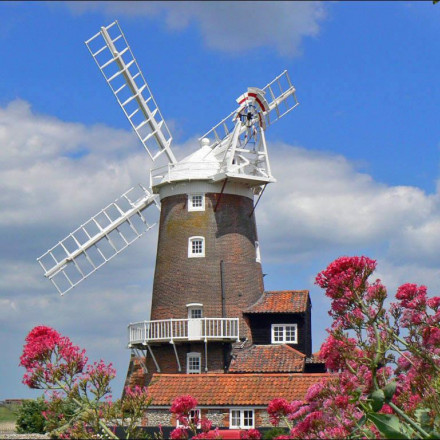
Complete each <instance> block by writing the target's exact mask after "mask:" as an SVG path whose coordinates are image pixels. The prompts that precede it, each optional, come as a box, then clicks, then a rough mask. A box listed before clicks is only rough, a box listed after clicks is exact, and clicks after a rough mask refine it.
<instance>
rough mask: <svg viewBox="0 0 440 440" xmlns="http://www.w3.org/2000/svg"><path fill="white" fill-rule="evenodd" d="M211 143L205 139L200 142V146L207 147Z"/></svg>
mask: <svg viewBox="0 0 440 440" xmlns="http://www.w3.org/2000/svg"><path fill="white" fill-rule="evenodd" d="M210 143H211V141H210V140H209V139H208V138H203V139H202V140H201V141H200V145H201V146H202V147H207V146H208V145H209V144H210Z"/></svg>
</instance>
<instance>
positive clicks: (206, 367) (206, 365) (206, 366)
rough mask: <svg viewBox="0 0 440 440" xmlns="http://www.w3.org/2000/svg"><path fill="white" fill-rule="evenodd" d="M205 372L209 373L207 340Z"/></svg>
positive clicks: (206, 344) (206, 343) (206, 341)
mask: <svg viewBox="0 0 440 440" xmlns="http://www.w3.org/2000/svg"><path fill="white" fill-rule="evenodd" d="M205 372H206V373H207V372H208V340H207V339H206V338H205Z"/></svg>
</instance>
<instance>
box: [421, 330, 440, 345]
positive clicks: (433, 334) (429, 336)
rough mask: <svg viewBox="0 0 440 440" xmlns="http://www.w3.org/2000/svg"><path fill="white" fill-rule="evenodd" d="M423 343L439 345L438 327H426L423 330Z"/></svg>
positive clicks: (439, 331)
mask: <svg viewBox="0 0 440 440" xmlns="http://www.w3.org/2000/svg"><path fill="white" fill-rule="evenodd" d="M423 343H424V344H425V345H427V346H436V345H440V328H438V327H426V328H425V329H424V330H423Z"/></svg>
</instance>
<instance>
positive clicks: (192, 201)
mask: <svg viewBox="0 0 440 440" xmlns="http://www.w3.org/2000/svg"><path fill="white" fill-rule="evenodd" d="M204 210H205V195H204V194H188V211H204Z"/></svg>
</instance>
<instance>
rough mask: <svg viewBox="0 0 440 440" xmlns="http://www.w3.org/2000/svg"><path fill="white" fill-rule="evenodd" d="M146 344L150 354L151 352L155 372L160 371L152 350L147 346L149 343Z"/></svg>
mask: <svg viewBox="0 0 440 440" xmlns="http://www.w3.org/2000/svg"><path fill="white" fill-rule="evenodd" d="M146 346H147V348H148V351H149V352H150V354H151V357H152V358H153V362H154V365H156V370H157V372H158V373H160V368H159V364H158V363H157V360H156V358H155V356H154V354H153V350H152V349H151V347H150V346H149V344H146Z"/></svg>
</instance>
